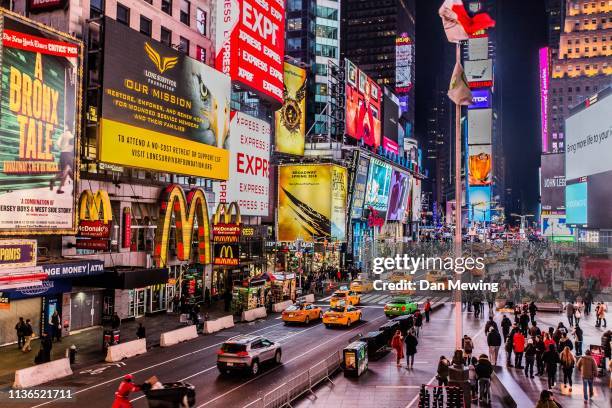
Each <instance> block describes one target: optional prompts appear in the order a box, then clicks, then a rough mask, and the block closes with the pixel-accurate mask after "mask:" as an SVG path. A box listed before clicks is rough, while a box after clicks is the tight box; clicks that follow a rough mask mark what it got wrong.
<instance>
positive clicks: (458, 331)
mask: <svg viewBox="0 0 612 408" xmlns="http://www.w3.org/2000/svg"><path fill="white" fill-rule="evenodd" d="M455 60H456V63H457V64H459V63H461V43H459V42H458V43H457V44H456V45H455ZM462 190H463V188H462V184H461V105H460V104H458V103H455V213H456V216H455V257H457V258H460V257H461V256H462V251H461V239H462V234H461V193H462ZM454 298H455V349H456V350H459V349H461V339H462V338H463V324H462V323H463V316H462V315H461V291H460V290H455V296H454Z"/></svg>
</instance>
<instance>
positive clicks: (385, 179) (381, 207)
mask: <svg viewBox="0 0 612 408" xmlns="http://www.w3.org/2000/svg"><path fill="white" fill-rule="evenodd" d="M391 172H392V169H391V166H390V165H388V164H387V163H385V162H383V161H381V160H378V159H375V158H371V159H370V170H369V172H368V184H367V187H366V194H365V200H364V204H363V205H364V208H366V209H368V208H369V207H372V208H373V209H375V210H376V211H378V214H379V215H380V216H381V217H383V218H384V217H385V214H386V212H387V206H388V204H389V190H390V188H391Z"/></svg>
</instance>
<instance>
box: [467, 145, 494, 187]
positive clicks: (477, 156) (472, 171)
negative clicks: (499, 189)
mask: <svg viewBox="0 0 612 408" xmlns="http://www.w3.org/2000/svg"><path fill="white" fill-rule="evenodd" d="M492 157H493V156H492V153H491V145H478V146H470V147H469V155H468V174H469V179H470V186H489V185H491V182H492V181H493V180H492V175H491V172H492V170H493V163H492V162H493V160H492Z"/></svg>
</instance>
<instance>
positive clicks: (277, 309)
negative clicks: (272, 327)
mask: <svg viewBox="0 0 612 408" xmlns="http://www.w3.org/2000/svg"><path fill="white" fill-rule="evenodd" d="M292 304H293V302H292V301H291V300H285V301H284V302H279V303H274V304H273V305H272V311H273V312H274V313H280V312H282V311H283V310H285V309H286V308H288V307H289V306H291V305H292Z"/></svg>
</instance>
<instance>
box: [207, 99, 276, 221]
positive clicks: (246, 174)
mask: <svg viewBox="0 0 612 408" xmlns="http://www.w3.org/2000/svg"><path fill="white" fill-rule="evenodd" d="M231 117H232V119H231V121H230V134H229V136H228V138H227V142H228V143H227V147H228V149H229V151H230V159H229V179H228V180H227V181H220V182H218V183H214V191H215V195H216V197H217V201H218V202H220V203H230V202H237V203H238V206H239V207H240V213H241V214H242V215H257V216H264V217H265V216H268V215H269V214H268V210H269V208H268V195H269V194H270V124H269V123H268V122H266V121H263V120H261V119H257V118H254V117H252V116H249V115H247V114H245V113H242V112H235V111H232V113H231Z"/></svg>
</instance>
